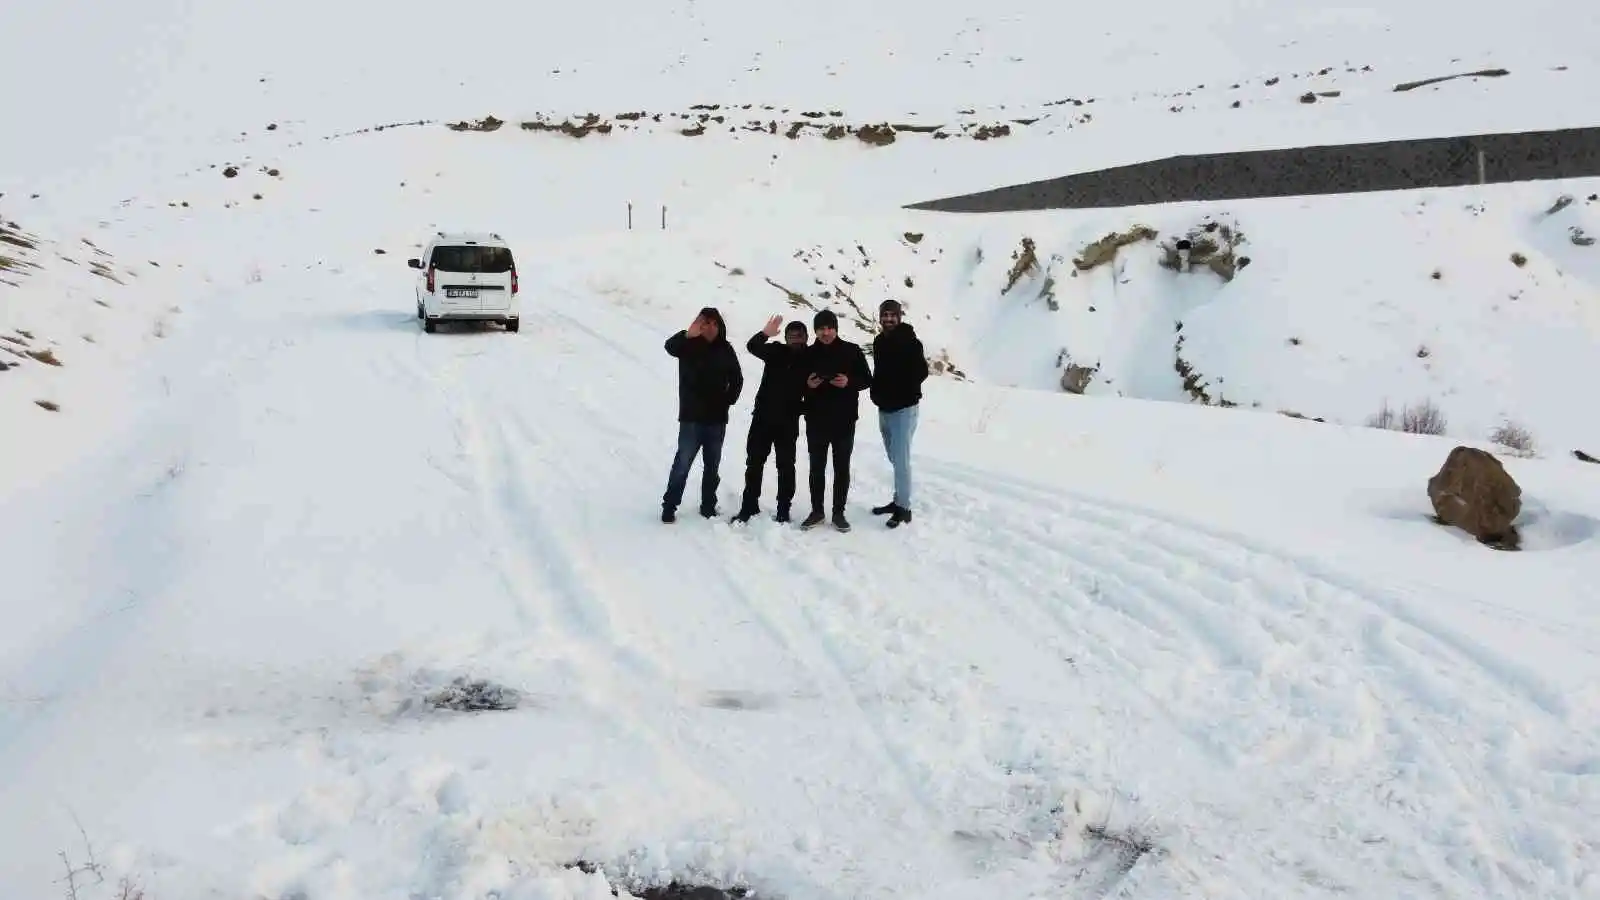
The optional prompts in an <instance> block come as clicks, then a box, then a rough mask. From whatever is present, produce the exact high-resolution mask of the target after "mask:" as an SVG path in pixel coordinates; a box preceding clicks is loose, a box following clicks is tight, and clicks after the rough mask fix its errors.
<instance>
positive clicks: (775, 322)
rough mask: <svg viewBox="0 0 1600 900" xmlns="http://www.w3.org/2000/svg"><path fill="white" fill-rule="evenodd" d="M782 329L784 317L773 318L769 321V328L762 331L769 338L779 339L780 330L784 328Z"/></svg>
mask: <svg viewBox="0 0 1600 900" xmlns="http://www.w3.org/2000/svg"><path fill="white" fill-rule="evenodd" d="M782 327H783V316H773V317H772V318H770V319H768V320H767V327H765V328H763V329H761V333H762V334H764V335H766V336H767V337H777V336H778V329H779V328H782Z"/></svg>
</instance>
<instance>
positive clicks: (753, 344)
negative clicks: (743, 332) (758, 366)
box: [744, 331, 783, 362]
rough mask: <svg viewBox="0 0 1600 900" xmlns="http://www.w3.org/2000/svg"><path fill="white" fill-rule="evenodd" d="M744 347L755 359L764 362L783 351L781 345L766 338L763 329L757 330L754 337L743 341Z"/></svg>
mask: <svg viewBox="0 0 1600 900" xmlns="http://www.w3.org/2000/svg"><path fill="white" fill-rule="evenodd" d="M744 349H746V350H748V351H750V355H751V356H754V357H755V358H756V359H759V360H761V361H762V362H766V361H768V360H770V359H772V358H773V357H774V356H775V355H776V354H778V353H781V352H783V345H781V344H774V343H772V341H770V340H768V339H767V333H766V332H765V331H758V332H756V333H755V336H754V337H752V338H750V340H749V341H748V342H746V343H745V345H744Z"/></svg>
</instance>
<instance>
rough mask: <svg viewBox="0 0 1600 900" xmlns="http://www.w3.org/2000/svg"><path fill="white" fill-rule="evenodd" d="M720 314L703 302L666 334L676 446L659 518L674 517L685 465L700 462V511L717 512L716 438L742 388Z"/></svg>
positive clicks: (719, 443)
mask: <svg viewBox="0 0 1600 900" xmlns="http://www.w3.org/2000/svg"><path fill="white" fill-rule="evenodd" d="M727 330H728V329H727V324H726V323H724V322H723V320H722V313H720V312H718V311H717V308H716V307H714V306H707V307H705V308H704V309H702V310H700V314H699V315H697V316H695V317H694V321H693V322H690V323H689V327H688V328H685V329H684V330H682V331H680V332H678V333H677V334H674V335H673V336H672V337H669V338H667V343H666V348H667V354H668V355H670V356H674V357H677V359H678V450H677V453H676V454H675V455H674V456H673V457H672V471H671V473H670V474H668V475H667V492H666V493H665V494H663V495H662V497H661V521H663V522H674V521H677V518H678V515H677V512H678V504H679V503H681V502H683V489H684V486H685V485H686V484H688V481H689V467H690V466H692V465H693V464H694V458H695V455H696V454H698V453H702V452H703V454H704V455H703V457H702V459H701V463H700V515H702V516H705V517H706V518H708V519H709V518H711V517H713V516H715V515H716V514H717V486H718V485H719V484H721V479H720V477H719V476H718V468H719V467H720V466H721V464H722V438H723V436H724V435H726V434H727V431H728V409H729V407H731V406H733V404H734V403H735V402H737V401H738V399H739V392H740V391H742V390H743V389H744V373H743V372H742V371H741V370H740V369H739V355H738V354H737V353H735V352H734V351H733V345H732V344H730V343H728V336H727V333H726V332H727Z"/></svg>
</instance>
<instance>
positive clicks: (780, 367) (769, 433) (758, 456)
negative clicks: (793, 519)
mask: <svg viewBox="0 0 1600 900" xmlns="http://www.w3.org/2000/svg"><path fill="white" fill-rule="evenodd" d="M782 322H783V316H773V317H772V318H770V319H768V320H767V326H766V327H765V328H763V329H761V330H760V331H758V332H756V333H755V335H754V336H753V337H751V338H750V340H749V342H748V343H746V344H745V349H746V350H749V351H750V354H751V355H752V356H754V357H756V358H757V359H760V360H761V361H762V362H763V363H765V367H764V368H763V369H762V371H761V386H760V387H759V388H757V389H756V405H755V409H754V410H753V411H752V412H751V415H750V433H749V436H748V437H746V439H745V464H744V500H743V501H742V502H741V503H740V504H739V512H738V514H737V515H735V516H734V517H733V520H734V521H735V522H748V521H750V519H751V517H753V516H754V515H755V514H756V513H758V512H760V511H761V505H760V501H761V476H762V473H763V471H764V470H765V469H766V467H767V454H768V453H774V451H776V452H775V453H774V455H775V456H776V457H777V467H778V514H777V515H776V516H774V517H773V518H775V519H776V520H777V521H779V522H787V521H789V505H790V503H791V502H792V501H793V500H794V480H795V479H794V450H795V442H797V441H798V440H799V439H800V407H801V405H802V403H803V401H804V399H805V397H804V394H805V388H806V369H805V368H803V367H802V364H803V361H804V357H805V350H806V337H807V335H806V323H804V322H800V321H795V322H790V323H789V325H788V327H787V328H784V329H783V343H781V344H780V343H777V342H775V341H771V340H768V339H769V338H772V337H775V336H776V335H777V333H778V326H779V325H780V324H781V323H782Z"/></svg>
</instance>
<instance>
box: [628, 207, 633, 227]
mask: <svg viewBox="0 0 1600 900" xmlns="http://www.w3.org/2000/svg"><path fill="white" fill-rule="evenodd" d="M628 230H629V231H632V230H633V201H632V200H629V201H628Z"/></svg>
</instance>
